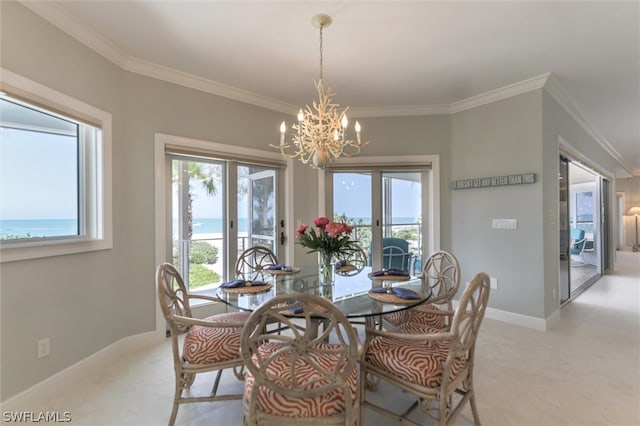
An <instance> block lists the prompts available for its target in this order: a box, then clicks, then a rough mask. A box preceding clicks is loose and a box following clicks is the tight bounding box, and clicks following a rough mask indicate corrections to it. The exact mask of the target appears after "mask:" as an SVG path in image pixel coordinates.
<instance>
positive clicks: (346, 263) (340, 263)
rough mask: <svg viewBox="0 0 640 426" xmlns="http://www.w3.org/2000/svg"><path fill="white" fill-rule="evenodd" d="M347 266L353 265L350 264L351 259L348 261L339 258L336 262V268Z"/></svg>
mask: <svg viewBox="0 0 640 426" xmlns="http://www.w3.org/2000/svg"><path fill="white" fill-rule="evenodd" d="M345 266H351V265H350V264H349V261H348V260H347V259H344V260H338V261H337V262H336V269H337V268H344V267H345Z"/></svg>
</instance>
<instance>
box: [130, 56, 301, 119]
mask: <svg viewBox="0 0 640 426" xmlns="http://www.w3.org/2000/svg"><path fill="white" fill-rule="evenodd" d="M122 68H123V69H125V70H126V71H130V72H134V73H136V74H142V75H146V76H147V77H152V78H156V79H158V80H163V81H167V82H169V83H174V84H177V85H180V86H185V87H189V88H191V89H195V90H199V91H202V92H206V93H211V94H213V95H217V96H222V97H225V98H228V99H233V100H235V101H239V102H243V103H247V104H251V105H255V106H259V107H262V108H266V109H269V110H272V111H277V112H282V113H285V114H290V115H295V114H296V113H297V111H298V109H299V107H297V106H295V105H291V104H288V103H286V102H281V101H278V100H275V99H272V98H268V97H266V96H262V95H258V94H255V93H252V92H249V91H247V90H243V89H239V88H237V87H233V86H229V85H226V84H222V83H218V82H216V81H213V80H208V79H206V78H202V77H198V76H195V75H193V74H189V73H186V72H183V71H178V70H175V69H173V68H169V67H164V66H162V65H157V64H154V63H151V62H146V61H142V60H140V59H136V58H129V59H128V60H127V61H126V63H125V64H124V66H123V67H122Z"/></svg>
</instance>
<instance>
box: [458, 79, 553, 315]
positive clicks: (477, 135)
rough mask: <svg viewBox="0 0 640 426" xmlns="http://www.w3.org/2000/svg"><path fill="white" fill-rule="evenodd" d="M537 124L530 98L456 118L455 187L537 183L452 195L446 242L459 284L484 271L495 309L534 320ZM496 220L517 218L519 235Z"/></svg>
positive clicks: (538, 266)
mask: <svg viewBox="0 0 640 426" xmlns="http://www.w3.org/2000/svg"><path fill="white" fill-rule="evenodd" d="M541 123H542V97H541V91H535V92H530V93H526V94H523V95H518V96H515V97H512V98H509V99H505V100H502V101H499V102H495V103H492V104H489V105H483V106H479V107H476V108H473V109H470V110H466V111H463V112H459V113H457V114H455V115H454V116H453V120H452V138H451V146H452V149H451V150H452V155H451V157H452V167H451V170H452V180H454V181H455V180H461V179H471V178H482V177H493V176H502V175H514V174H521V173H535V174H536V179H537V182H536V183H534V184H528V185H515V186H504V187H490V188H476V189H459V190H455V191H453V192H452V196H451V206H452V230H451V235H452V241H453V244H452V249H453V252H454V253H455V254H456V256H457V257H458V260H459V261H460V265H461V268H462V283H465V282H466V281H469V280H471V278H472V277H473V275H475V274H476V273H478V272H486V273H488V274H489V275H490V276H492V277H496V278H497V280H498V288H497V289H496V290H492V292H491V301H490V305H491V306H492V307H494V308H497V309H501V310H505V311H510V312H515V313H518V314H522V315H529V316H533V317H538V318H544V304H543V300H544V287H543V282H544V276H543V261H542V251H543V241H542V219H541V205H542V184H541V182H540V181H539V179H540V178H541V174H542V147H541V145H540V140H541V137H542V136H541ZM449 184H451V182H449ZM493 218H496V219H517V221H518V225H517V226H518V228H517V229H516V230H497V229H492V226H491V223H492V221H491V220H492V219H493ZM525 271H526V273H524V272H525ZM461 287H464V285H461Z"/></svg>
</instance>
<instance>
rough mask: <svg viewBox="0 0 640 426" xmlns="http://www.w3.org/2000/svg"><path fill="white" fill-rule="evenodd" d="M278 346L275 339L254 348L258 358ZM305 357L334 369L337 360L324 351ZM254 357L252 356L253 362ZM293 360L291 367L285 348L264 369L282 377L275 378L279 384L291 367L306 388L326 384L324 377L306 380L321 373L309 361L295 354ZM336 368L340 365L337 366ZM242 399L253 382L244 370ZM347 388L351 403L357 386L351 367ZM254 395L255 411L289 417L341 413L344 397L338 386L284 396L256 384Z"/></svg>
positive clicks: (289, 376)
mask: <svg viewBox="0 0 640 426" xmlns="http://www.w3.org/2000/svg"><path fill="white" fill-rule="evenodd" d="M338 346H339V345H334V344H328V343H326V344H320V345H318V346H317V347H318V349H321V350H322V349H329V348H332V347H338ZM281 347H282V344H279V343H264V344H262V345H260V347H259V349H258V351H259V354H260V356H261V357H262V359H266V358H268V357H269V355H270V354H272V353H273V352H275V351H276V350H278V349H279V348H281ZM308 355H309V358H310V359H311V360H312V362H315V363H318V364H320V365H321V366H322V367H323V368H327V369H335V367H334V366H335V365H336V363H337V362H338V360H337V356H336V355H333V354H328V353H322V354H321V353H317V352H310V353H309V354H308ZM255 357H256V355H254V356H253V359H254V363H255ZM296 360H297V364H296V366H295V369H292V368H291V363H292V352H291V351H287V352H283V353H282V354H280V355H279V356H278V357H277V358H274V359H273V362H271V363H270V364H268V366H266V369H267V370H266V371H267V374H269V376H272V377H282V379H283V381H282V382H278V384H279V385H281V386H285V385H286V381H289V380H291V379H292V374H291V373H292V370H294V371H295V375H296V377H297V379H298V381H299V382H301V383H309V386H308V389H313V388H318V387H322V386H326V385H327V384H328V383H329V382H328V381H327V380H324V379H322V380H318V381H317V382H316V383H310V382H311V381H312V380H314V379H319V378H321V375H320V374H319V373H318V371H317V370H315V369H314V368H313V367H311V366H310V365H309V362H308V361H307V360H305V359H304V358H301V357H296ZM337 370H338V371H341V368H340V367H339V366H338V368H337ZM244 383H245V387H244V389H245V400H247V401H248V400H250V399H251V391H252V387H253V383H254V376H253V375H252V374H251V373H250V372H249V371H247V372H246V374H245V380H244ZM348 383H349V389H350V391H351V396H352V398H353V400H352V401H351V404H354V403H355V398H356V388H357V386H358V375H357V369H354V370H353V373H352V374H350V375H349V379H348ZM257 392H258V395H257V397H256V407H257V409H258V410H259V411H262V412H263V413H267V414H273V415H279V416H285V417H292V418H305V417H324V416H335V415H339V414H341V413H344V411H345V409H346V405H345V398H344V395H343V391H342V389H340V388H336V389H333V390H332V391H329V392H327V393H325V394H322V395H319V396H315V397H308V398H294V397H289V396H285V395H282V394H279V393H276V392H274V391H273V390H272V389H269V388H267V387H266V386H259V387H258V388H257Z"/></svg>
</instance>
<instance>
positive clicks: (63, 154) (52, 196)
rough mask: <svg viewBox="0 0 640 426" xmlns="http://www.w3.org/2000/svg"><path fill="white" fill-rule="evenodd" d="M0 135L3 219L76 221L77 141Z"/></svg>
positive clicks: (8, 132)
mask: <svg viewBox="0 0 640 426" xmlns="http://www.w3.org/2000/svg"><path fill="white" fill-rule="evenodd" d="M0 132H1V133H0V194H2V204H1V205H0V219H74V218H76V217H77V209H78V202H77V189H76V188H77V186H76V185H77V166H76V162H77V149H76V139H75V138H73V137H69V136H57V135H51V134H46V133H37V132H26V131H19V130H12V129H1V130H0Z"/></svg>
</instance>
